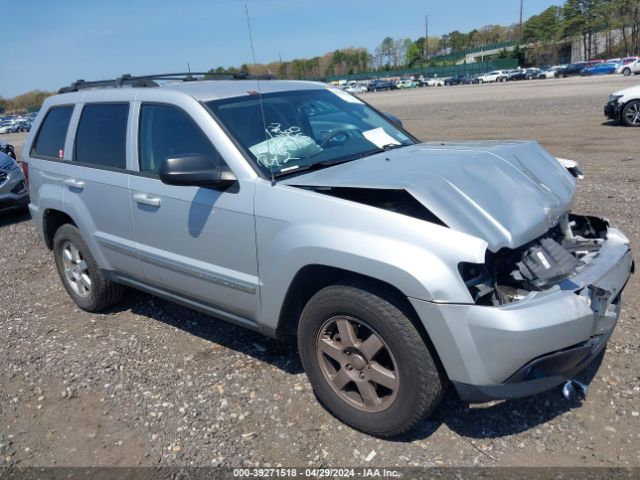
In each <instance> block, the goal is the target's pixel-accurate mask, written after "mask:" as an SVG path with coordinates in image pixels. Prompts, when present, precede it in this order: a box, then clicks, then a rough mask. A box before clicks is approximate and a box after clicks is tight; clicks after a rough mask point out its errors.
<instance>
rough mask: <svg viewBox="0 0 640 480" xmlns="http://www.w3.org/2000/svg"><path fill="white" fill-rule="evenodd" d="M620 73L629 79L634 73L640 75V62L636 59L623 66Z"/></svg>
mask: <svg viewBox="0 0 640 480" xmlns="http://www.w3.org/2000/svg"><path fill="white" fill-rule="evenodd" d="M619 73H622V74H623V75H624V76H625V77H628V76H629V75H631V74H632V73H634V74H636V75H640V60H638V59H636V60H633V61H632V62H629V63H627V64H624V63H623V64H622V66H621V67H620V68H619Z"/></svg>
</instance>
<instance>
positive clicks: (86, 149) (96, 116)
mask: <svg viewBox="0 0 640 480" xmlns="http://www.w3.org/2000/svg"><path fill="white" fill-rule="evenodd" d="M128 116H129V104H128V103H100V104H87V105H85V106H84V108H83V109H82V116H81V117H80V123H79V124H78V133H77V134H76V147H75V156H74V160H75V161H77V162H82V163H89V164H92V165H96V166H101V167H108V168H122V169H125V168H127V150H126V148H127V118H128Z"/></svg>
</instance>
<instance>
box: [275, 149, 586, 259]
mask: <svg viewBox="0 0 640 480" xmlns="http://www.w3.org/2000/svg"><path fill="white" fill-rule="evenodd" d="M282 183H284V184H286V185H295V186H313V187H349V188H369V189H404V190H406V191H407V192H409V193H410V194H411V195H413V196H414V197H415V198H416V199H417V200H418V201H420V202H421V203H422V204H423V205H424V206H425V207H426V208H428V209H429V210H430V211H431V212H432V213H433V214H435V215H436V216H437V217H438V218H440V220H442V221H443V222H444V223H445V224H446V225H447V226H448V227H450V228H452V229H454V230H458V231H461V232H464V233H467V234H470V235H474V236H476V237H479V238H482V239H484V240H485V241H486V242H487V243H488V245H489V249H490V250H491V251H494V252H496V251H498V250H499V249H500V248H502V247H510V248H515V247H519V246H521V245H523V244H525V243H527V242H529V241H531V240H534V239H535V238H537V237H539V236H540V235H542V234H544V233H545V232H546V231H547V230H548V229H549V228H551V227H552V226H554V225H555V224H556V223H557V221H558V218H559V217H560V216H561V215H562V214H563V213H566V212H567V211H569V210H570V209H571V207H572V205H573V200H574V194H575V180H574V178H573V177H572V176H571V174H569V172H567V171H566V170H565V169H564V168H563V167H562V165H560V163H559V162H558V160H556V159H555V158H554V157H553V156H552V155H551V154H549V152H547V151H546V150H545V149H544V148H542V147H541V146H540V145H539V144H538V143H537V142H505V141H491V142H465V143H422V144H418V145H412V146H409V147H404V148H400V149H397V150H390V151H388V152H385V153H380V154H376V155H372V156H370V157H366V158H363V159H360V160H355V161H352V162H348V163H345V164H342V165H337V166H334V167H330V168H325V169H323V170H318V171H315V172H310V173H307V174H303V175H300V176H297V177H294V178H290V179H286V180H283V181H282Z"/></svg>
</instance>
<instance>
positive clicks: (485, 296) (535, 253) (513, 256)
mask: <svg viewBox="0 0 640 480" xmlns="http://www.w3.org/2000/svg"><path fill="white" fill-rule="evenodd" d="M607 226H608V224H607V222H606V220H603V219H601V218H597V217H586V216H580V215H572V214H566V215H564V216H563V217H561V218H560V221H559V222H558V224H557V225H556V226H555V227H553V228H551V229H550V230H549V231H548V232H547V233H546V234H545V235H543V236H542V237H540V238H537V239H536V240H534V241H532V242H530V243H527V244H526V245H523V246H522V247H520V248H517V249H508V248H503V249H501V250H500V251H498V252H497V253H492V252H487V258H486V262H485V264H484V265H473V264H461V265H460V273H461V275H462V277H463V279H464V280H465V283H466V285H467V287H468V288H469V291H470V293H471V295H472V296H473V298H474V301H475V302H476V303H477V304H479V305H503V304H506V303H511V302H513V301H516V300H520V299H522V298H524V297H525V296H526V295H528V294H529V292H532V291H542V290H546V289H548V288H550V287H552V286H554V285H557V284H559V283H561V282H562V281H563V280H565V279H567V278H569V277H571V276H573V275H575V274H577V273H578V272H579V271H580V270H581V269H582V268H584V266H585V265H587V264H588V263H589V262H591V260H593V258H594V257H595V256H596V255H597V254H598V251H599V250H600V248H601V247H602V244H603V243H604V241H605V240H606V235H607Z"/></svg>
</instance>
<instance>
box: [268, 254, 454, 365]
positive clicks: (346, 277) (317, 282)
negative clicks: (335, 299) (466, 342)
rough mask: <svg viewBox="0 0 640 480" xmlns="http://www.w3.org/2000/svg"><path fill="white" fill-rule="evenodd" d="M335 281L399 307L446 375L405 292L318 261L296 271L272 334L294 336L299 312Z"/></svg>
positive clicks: (283, 336) (381, 281)
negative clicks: (361, 289) (355, 287)
mask: <svg viewBox="0 0 640 480" xmlns="http://www.w3.org/2000/svg"><path fill="white" fill-rule="evenodd" d="M336 284H340V285H345V286H357V287H359V288H363V289H365V290H367V291H369V292H370V293H373V294H374V295H377V296H379V297H381V298H384V299H385V300H387V301H388V302H389V303H391V304H393V305H394V306H395V307H396V308H398V309H399V310H401V311H402V312H403V313H404V314H405V315H406V317H407V318H408V319H409V320H410V321H411V322H412V323H413V325H414V326H415V328H416V330H417V331H418V332H419V333H420V336H421V337H422V339H423V341H424V342H425V345H427V348H428V349H429V350H430V352H431V354H432V356H433V358H434V361H435V362H436V365H437V367H438V369H439V370H440V372H441V373H442V374H443V375H445V376H446V372H445V369H444V367H443V364H442V362H441V360H440V356H439V355H438V352H437V349H436V348H435V346H434V345H433V342H432V340H431V337H430V336H429V334H428V332H427V330H426V328H425V326H424V324H423V323H422V321H421V320H420V318H419V316H418V314H417V312H416V310H415V309H414V307H413V305H412V304H411V302H410V301H409V299H408V297H407V295H405V294H404V293H403V292H402V291H401V290H400V289H399V288H397V287H396V286H394V285H392V284H390V283H388V282H386V281H384V280H380V279H378V278H374V277H370V276H368V275H364V274H362V273H358V272H354V271H351V270H345V269H342V268H338V267H332V266H328V265H320V264H312V265H305V266H304V267H302V268H301V269H300V270H298V272H297V273H296V275H295V276H294V278H293V280H292V281H291V284H290V285H289V288H288V289H287V292H286V294H285V297H284V302H283V304H282V308H281V309H280V314H279V316H278V323H277V327H276V329H275V335H274V336H275V337H276V338H280V339H286V338H288V337H290V336H293V335H295V334H296V333H297V329H298V323H299V320H300V314H301V313H302V310H303V309H304V307H305V305H306V304H307V302H308V301H309V300H310V299H311V297H313V295H315V294H316V293H317V292H319V291H320V290H321V289H323V288H324V287H328V286H330V285H336Z"/></svg>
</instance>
